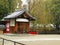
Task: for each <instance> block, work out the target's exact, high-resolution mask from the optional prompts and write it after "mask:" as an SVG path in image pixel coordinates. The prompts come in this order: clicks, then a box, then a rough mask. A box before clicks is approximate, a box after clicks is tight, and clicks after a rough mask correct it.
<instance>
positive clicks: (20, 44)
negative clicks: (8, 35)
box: [0, 38, 25, 45]
mask: <svg viewBox="0 0 60 45" xmlns="http://www.w3.org/2000/svg"><path fill="white" fill-rule="evenodd" d="M0 39H2V45H4V43H5V40H6V41H11V42H13V43H14V45H17V44H19V45H25V44H23V43H19V42H16V41H12V40H8V39H4V38H0ZM7 44H8V43H7ZM8 45H9V44H8Z"/></svg>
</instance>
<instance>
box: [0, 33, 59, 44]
mask: <svg viewBox="0 0 60 45" xmlns="http://www.w3.org/2000/svg"><path fill="white" fill-rule="evenodd" d="M0 37H2V38H5V39H8V40H13V41H16V42H20V43H23V44H26V45H60V35H30V34H4V35H2V34H1V35H0ZM1 41H2V40H0V44H1ZM5 45H14V44H13V42H10V41H5ZM17 45H18V44H17Z"/></svg>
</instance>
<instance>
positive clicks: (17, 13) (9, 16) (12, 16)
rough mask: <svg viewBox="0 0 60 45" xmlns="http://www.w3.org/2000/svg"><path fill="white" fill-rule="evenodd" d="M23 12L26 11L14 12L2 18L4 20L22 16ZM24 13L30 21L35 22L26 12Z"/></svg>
mask: <svg viewBox="0 0 60 45" xmlns="http://www.w3.org/2000/svg"><path fill="white" fill-rule="evenodd" d="M24 12H26V11H25V10H19V11H15V12H13V13H11V14H10V15H8V16H6V17H4V19H11V18H16V17H18V16H20V15H22V14H23V13H24ZM26 13H27V15H28V16H29V17H30V18H31V19H32V20H35V18H34V17H33V16H32V15H30V14H29V13H28V12H26Z"/></svg>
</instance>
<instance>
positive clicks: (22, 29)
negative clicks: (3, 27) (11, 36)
mask: <svg viewBox="0 0 60 45" xmlns="http://www.w3.org/2000/svg"><path fill="white" fill-rule="evenodd" d="M26 25H27V23H18V32H19V33H24V32H25V31H26V29H27V27H26Z"/></svg>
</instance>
